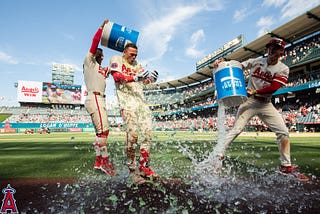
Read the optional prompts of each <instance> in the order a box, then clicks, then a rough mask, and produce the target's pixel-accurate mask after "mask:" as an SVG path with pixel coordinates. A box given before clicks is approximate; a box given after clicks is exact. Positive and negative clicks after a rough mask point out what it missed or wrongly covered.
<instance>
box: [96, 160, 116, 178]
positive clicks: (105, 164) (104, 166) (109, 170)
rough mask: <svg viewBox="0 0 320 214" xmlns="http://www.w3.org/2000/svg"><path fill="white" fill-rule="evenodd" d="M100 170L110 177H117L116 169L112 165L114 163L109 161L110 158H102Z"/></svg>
mask: <svg viewBox="0 0 320 214" xmlns="http://www.w3.org/2000/svg"><path fill="white" fill-rule="evenodd" d="M100 169H101V170H102V171H103V172H104V173H106V174H108V175H110V176H115V175H117V173H116V171H115V169H114V166H113V165H112V163H111V162H110V161H109V158H108V157H105V158H101V166H100Z"/></svg>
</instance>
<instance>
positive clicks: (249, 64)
mask: <svg viewBox="0 0 320 214" xmlns="http://www.w3.org/2000/svg"><path fill="white" fill-rule="evenodd" d="M254 61H255V59H248V60H246V61H243V62H242V63H241V65H242V68H243V69H250V68H252V67H253V64H254Z"/></svg>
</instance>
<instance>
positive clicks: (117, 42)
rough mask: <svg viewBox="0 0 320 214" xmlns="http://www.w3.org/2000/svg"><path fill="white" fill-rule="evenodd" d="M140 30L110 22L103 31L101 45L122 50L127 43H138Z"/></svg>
mask: <svg viewBox="0 0 320 214" xmlns="http://www.w3.org/2000/svg"><path fill="white" fill-rule="evenodd" d="M138 36H139V32H137V31H135V30H131V29H129V28H127V27H125V26H122V25H119V24H116V23H113V22H110V21H109V22H108V23H107V24H106V25H105V26H104V28H103V32H102V37H101V45H102V46H105V47H107V48H111V49H113V50H116V51H120V52H122V51H123V49H124V46H125V45H126V44H127V43H134V44H137V40H138Z"/></svg>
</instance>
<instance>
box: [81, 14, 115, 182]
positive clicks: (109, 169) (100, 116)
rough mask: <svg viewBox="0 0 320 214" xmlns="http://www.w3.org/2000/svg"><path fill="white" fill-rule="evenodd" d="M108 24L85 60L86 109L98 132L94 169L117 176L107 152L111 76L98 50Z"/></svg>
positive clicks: (100, 30) (97, 37)
mask: <svg viewBox="0 0 320 214" xmlns="http://www.w3.org/2000/svg"><path fill="white" fill-rule="evenodd" d="M107 23H108V20H107V19H106V20H104V22H103V23H102V25H101V27H100V28H99V29H98V31H97V32H96V34H95V35H94V37H93V40H92V44H91V48H90V50H89V52H88V54H87V56H86V58H85V59H84V63H83V74H84V81H85V84H86V87H87V91H88V95H87V97H86V101H85V107H86V110H87V112H88V113H89V114H90V116H91V119H92V123H93V125H94V127H95V131H96V140H95V142H94V143H93V145H94V149H95V152H96V161H95V163H94V168H95V169H99V170H102V171H103V172H105V173H106V174H108V175H110V176H114V175H116V172H115V170H114V167H113V165H112V164H111V162H110V160H109V157H108V152H107V138H108V135H109V124H108V115H107V110H106V99H105V89H106V78H107V77H108V75H109V72H108V67H105V68H103V67H102V66H101V62H102V60H103V51H102V49H101V48H98V45H99V42H100V40H101V36H102V31H103V27H104V26H105V24H107Z"/></svg>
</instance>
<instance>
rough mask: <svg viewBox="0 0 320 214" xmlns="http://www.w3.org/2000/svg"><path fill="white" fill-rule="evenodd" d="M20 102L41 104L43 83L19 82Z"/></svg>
mask: <svg viewBox="0 0 320 214" xmlns="http://www.w3.org/2000/svg"><path fill="white" fill-rule="evenodd" d="M17 100H18V102H33V103H41V100H42V82H33V81H23V80H19V81H18V99H17Z"/></svg>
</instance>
